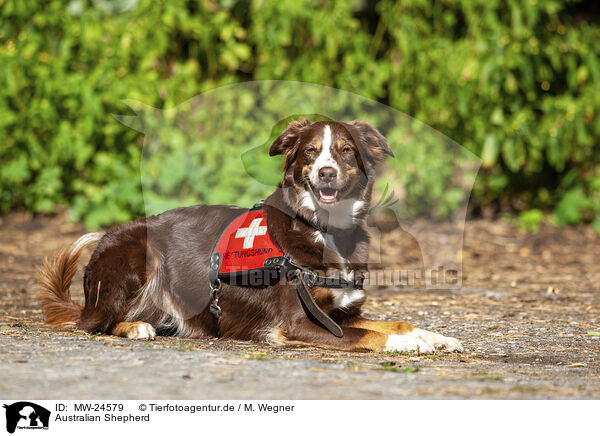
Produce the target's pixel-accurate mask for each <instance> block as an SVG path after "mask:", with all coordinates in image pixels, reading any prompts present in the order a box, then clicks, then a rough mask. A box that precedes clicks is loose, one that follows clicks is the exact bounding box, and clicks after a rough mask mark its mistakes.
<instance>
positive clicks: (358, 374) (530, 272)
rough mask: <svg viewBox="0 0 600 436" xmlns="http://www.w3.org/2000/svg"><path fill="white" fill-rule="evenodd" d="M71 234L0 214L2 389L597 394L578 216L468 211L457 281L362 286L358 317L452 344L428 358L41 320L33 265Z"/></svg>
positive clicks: (57, 225)
mask: <svg viewBox="0 0 600 436" xmlns="http://www.w3.org/2000/svg"><path fill="white" fill-rule="evenodd" d="M82 232H83V229H82V228H81V227H80V226H77V225H72V224H69V223H68V222H67V220H66V219H65V217H64V216H62V215H59V216H56V217H31V216H28V215H26V214H21V213H12V214H9V215H5V216H3V217H1V218H0V371H2V374H3V377H2V378H1V379H0V397H2V398H5V399H16V398H21V399H22V398H30V399H50V398H52V399H67V398H71V399H73V398H77V399H108V398H111V399H150V398H152V399H167V398H169V399H225V398H227V399H249V398H253V399H268V398H272V399H441V398H490V399H492V398H493V399H503V398H513V399H517V398H529V399H550V398H552V399H558V398H565V399H566V398H569V399H573V398H600V336H598V335H597V332H598V331H600V292H599V286H598V283H599V281H600V265H598V259H600V237H598V236H597V235H596V234H595V233H594V232H593V230H592V229H590V228H589V227H578V228H568V229H557V228H554V227H551V226H545V227H543V228H542V229H541V230H540V232H538V233H536V234H523V233H521V232H520V231H518V230H517V229H515V228H514V227H512V226H510V225H509V224H507V223H506V222H503V221H471V222H468V223H467V227H466V234H465V241H464V250H463V251H462V253H461V256H462V258H463V262H464V267H463V272H464V282H463V287H462V289H459V290H436V291H426V292H425V291H422V290H417V289H410V288H402V289H372V290H371V291H370V293H369V301H368V303H367V305H366V308H365V309H366V313H367V315H369V316H370V317H373V318H376V319H403V320H408V321H409V322H411V323H413V324H415V325H417V326H419V327H421V328H426V329H431V330H434V331H437V332H440V333H443V334H446V335H450V336H455V337H457V338H459V339H460V340H461V341H462V342H463V344H464V345H465V349H466V351H465V352H464V353H462V354H435V355H431V356H419V355H416V354H410V353H409V354H395V355H394V354H384V353H371V354H364V353H345V352H331V351H325V350H320V349H315V348H307V347H285V348H273V347H267V346H262V345H258V344H253V343H247V342H237V341H219V340H180V339H177V338H159V339H158V340H156V341H154V342H135V341H129V340H124V339H120V338H116V337H112V336H98V335H88V334H86V333H83V332H57V331H52V330H49V329H46V328H44V325H43V323H42V318H41V311H40V308H39V304H38V303H37V301H36V293H37V290H36V284H35V283H36V274H35V271H36V268H37V267H38V266H39V265H40V263H41V260H42V258H43V257H44V256H49V255H52V254H53V253H54V252H55V251H56V250H57V249H59V248H61V247H63V246H65V245H68V244H70V243H71V242H72V241H73V240H74V239H76V238H77V237H78V236H79V235H80V234H81V233H82ZM402 237H403V236H402V235H401V234H400V233H398V232H396V233H395V232H391V233H390V234H389V235H387V238H388V239H387V241H388V242H387V243H386V244H387V245H386V247H388V249H386V250H387V251H386V253H384V254H385V255H388V256H396V257H397V256H398V254H397V253H396V251H397V250H399V249H400V248H402V247H405V246H406V245H405V244H403V243H402ZM405 255H406V256H408V257H410V253H408V254H405ZM75 283H76V285H74V287H73V293H74V295H75V296H81V290H80V286H81V285H80V283H81V282H80V279H77V280H76V281H75Z"/></svg>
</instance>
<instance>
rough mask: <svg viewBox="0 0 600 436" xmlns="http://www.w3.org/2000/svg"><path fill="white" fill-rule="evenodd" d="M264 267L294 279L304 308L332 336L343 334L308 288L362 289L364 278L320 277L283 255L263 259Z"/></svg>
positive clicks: (341, 335)
mask: <svg viewBox="0 0 600 436" xmlns="http://www.w3.org/2000/svg"><path fill="white" fill-rule="evenodd" d="M265 269H277V270H278V271H280V272H282V273H283V274H285V275H286V277H287V279H288V280H293V279H296V293H297V294H298V298H300V301H301V302H302V306H303V307H304V309H305V310H306V311H307V312H308V313H310V314H311V315H312V316H313V318H314V319H315V320H316V321H317V322H318V323H319V324H321V325H322V326H323V327H325V328H326V329H327V330H329V331H330V332H331V334H333V335H334V336H336V337H338V338H341V337H343V336H344V332H343V331H342V328H341V327H340V326H339V325H338V324H337V323H336V322H335V321H334V320H332V319H331V318H330V317H329V316H328V315H327V314H326V313H325V312H323V311H322V310H321V308H320V307H319V306H318V305H317V303H316V302H315V300H314V298H313V297H312V294H311V293H310V291H309V289H312V288H314V287H315V286H317V287H322V288H337V289H345V288H353V289H354V288H359V289H362V287H363V284H364V280H365V278H364V277H363V276H359V277H357V278H355V279H354V280H351V281H349V280H345V279H342V278H341V277H321V276H318V275H317V274H316V273H315V272H314V271H313V270H311V269H310V268H306V267H303V266H299V265H296V264H295V263H293V262H292V261H291V260H290V259H288V258H287V257H285V256H281V257H272V258H270V259H267V260H266V261H265Z"/></svg>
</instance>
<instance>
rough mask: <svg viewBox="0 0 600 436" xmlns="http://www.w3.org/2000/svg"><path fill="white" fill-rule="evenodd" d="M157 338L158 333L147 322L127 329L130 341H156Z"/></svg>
mask: <svg viewBox="0 0 600 436" xmlns="http://www.w3.org/2000/svg"><path fill="white" fill-rule="evenodd" d="M155 337H156V331H155V330H154V327H152V326H151V325H150V324H148V323H147V322H141V321H139V322H134V323H132V325H131V327H130V328H128V329H127V338H128V339H148V340H149V341H152V340H154V338H155Z"/></svg>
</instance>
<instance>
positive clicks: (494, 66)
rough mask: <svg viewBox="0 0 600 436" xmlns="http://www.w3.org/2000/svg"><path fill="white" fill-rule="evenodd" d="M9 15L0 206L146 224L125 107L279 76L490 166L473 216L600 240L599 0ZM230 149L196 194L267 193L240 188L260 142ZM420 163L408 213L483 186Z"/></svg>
mask: <svg viewBox="0 0 600 436" xmlns="http://www.w3.org/2000/svg"><path fill="white" fill-rule="evenodd" d="M0 19H1V22H0V165H1V166H0V212H7V211H10V210H28V211H32V212H35V213H56V212H61V211H64V210H68V211H69V216H70V218H71V219H72V220H74V221H81V222H84V223H85V224H86V226H87V227H89V228H95V227H98V226H103V225H108V224H111V223H115V222H120V221H126V220H129V219H132V218H135V217H138V216H142V215H144V213H145V210H144V200H143V196H142V184H141V181H140V178H141V174H140V160H141V157H142V146H143V144H144V134H143V133H142V132H140V131H138V130H135V129H132V128H130V127H128V126H127V125H125V124H123V123H121V122H119V121H118V120H117V119H116V118H115V117H114V116H113V114H124V115H132V114H133V112H132V110H131V108H130V107H129V106H128V105H127V104H126V102H124V100H136V101H139V102H142V103H144V104H145V105H147V106H150V107H153V108H157V109H160V110H168V109H170V108H174V107H176V106H178V105H180V104H181V103H183V102H186V101H187V100H189V99H191V98H193V97H195V96H197V95H198V94H200V93H203V92H205V91H208V90H211V89H214V88H216V87H220V86H223V85H231V84H235V83H240V82H247V81H252V80H264V79H277V80H294V81H303V82H309V83H314V84H320V85H326V86H330V87H335V88H339V89H341V90H344V91H349V92H352V93H356V94H358V95H360V96H363V97H366V98H368V99H373V100H376V101H378V102H380V103H383V104H385V105H389V106H391V107H393V108H395V109H397V110H399V111H402V112H404V113H406V114H407V115H409V116H410V117H414V118H415V119H416V120H418V121H420V122H422V123H425V124H427V125H429V126H431V127H433V128H434V129H436V130H437V131H439V132H441V133H442V134H444V135H446V136H448V137H449V138H451V139H452V140H454V141H456V142H457V143H458V144H461V145H462V146H464V147H466V148H467V149H468V150H470V151H471V152H473V153H474V154H475V155H477V156H480V157H481V159H482V168H481V169H480V171H479V173H478V176H477V178H476V180H475V185H474V188H473V192H472V193H471V198H470V203H469V211H468V212H469V216H470V217H481V216H483V217H485V218H498V217H503V216H506V217H509V218H508V219H509V220H511V221H513V222H515V223H517V224H518V225H519V226H520V227H521V228H523V229H526V230H532V231H534V230H536V229H537V228H538V226H539V225H540V223H542V222H551V223H554V224H555V225H559V226H565V225H576V224H579V223H591V224H592V225H593V227H594V228H595V229H596V231H598V232H600V169H599V165H598V164H599V163H600V146H599V142H600V121H599V120H598V114H599V113H600V59H599V56H598V55H599V53H600V43H599V41H600V3H598V2H595V1H570V0H549V1H542V0H522V1H516V0H514V1H489V0H465V1H453V0H432V1H424V0H408V1H398V2H394V1H389V0H381V1H364V0H363V1H341V0H336V1H304V2H298V1H295V0H280V1H277V2H267V1H254V2H249V1H235V0H228V1H220V2H219V1H210V0H197V1H157V0H123V1H109V0H89V1H85V0H72V1H65V0H56V1H55V0H46V1H42V0H38V1H36V0H0ZM247 106H248V105H247ZM250 107H251V104H250ZM281 128H283V126H281ZM266 133H267V134H269V133H272V134H278V133H277V132H266ZM166 136H171V135H166ZM183 139H185V138H183ZM177 140H182V139H181V138H179V139H177ZM231 147H233V148H230V149H228V150H227V153H226V156H225V157H224V160H223V159H221V158H220V159H211V158H210V156H209V157H207V158H205V159H204V162H208V163H207V164H206V168H207V171H209V172H210V174H209V176H210V177H209V179H210V180H211V183H206V184H198V185H194V189H193V190H192V191H187V192H186V198H185V202H188V203H189V202H202V201H209V202H224V203H227V202H232V201H234V200H235V199H236V198H243V199H247V200H244V201H247V202H249V201H250V198H253V199H255V198H257V197H259V196H260V195H263V194H264V193H262V192H257V191H252V192H246V191H245V189H246V185H245V184H244V183H239V181H237V182H235V183H232V182H231V179H230V177H228V174H229V172H230V170H231V168H232V166H235V165H238V164H239V162H240V155H241V154H242V153H243V152H244V151H246V149H247V147H248V144H244V143H240V144H239V145H238V146H237V147H238V148H237V149H236V148H235V146H231ZM214 148H215V149H216V150H218V153H220V154H221V156H222V155H223V152H222V150H220V149H219V148H218V144H215V147H214ZM424 153H425V154H426V151H424ZM227 156H229V157H230V158H228V157H227ZM265 158H266V157H265ZM422 160H423V156H409V157H405V159H404V160H402V159H400V160H398V161H397V163H395V165H401V167H402V168H403V169H406V168H408V170H407V174H408V175H407V177H406V179H405V180H404V182H405V184H406V186H405V188H406V189H407V190H408V193H409V198H412V199H413V201H412V204H411V203H410V201H409V202H408V203H407V204H408V208H407V210H408V211H409V212H410V213H413V214H415V215H419V214H429V215H431V214H434V215H439V216H444V215H448V214H451V213H453V212H454V211H455V210H456V208H457V207H458V205H459V204H461V203H462V202H463V200H464V199H463V198H462V195H467V196H468V194H469V193H468V192H467V193H466V194H465V193H464V192H462V193H461V192H458V193H457V192H456V191H455V190H444V189H443V187H444V185H445V183H446V182H445V180H446V179H447V178H448V177H451V175H446V176H440V175H441V174H442V175H443V174H444V172H443V171H435V170H432V169H431V168H428V167H427V168H426V169H425V170H424V169H423V166H422V165H420V164H418V163H419V162H421V161H422ZM410 162H413V163H414V165H412V166H410V165H408V166H407V163H410ZM411 171H412V172H414V173H415V177H413V178H411V174H410V173H411ZM173 177H175V176H173ZM444 177H446V179H444ZM415 178H416V179H418V180H419V183H414V179H415ZM411 180H412V181H413V183H411ZM177 183H178V181H177V180H176V179H169V180H165V185H168V186H175V185H177ZM271 190H272V187H268V186H265V192H269V191H271ZM180 191H181V189H179V191H178V192H180ZM215 192H218V193H219V196H220V198H221V197H222V198H223V200H222V201H217V200H218V199H215V195H214V193H215ZM230 199H233V200H230ZM428 201H431V202H434V203H436V204H437V205H438V206H439V205H443V207H438V208H437V209H436V210H434V211H432V210H423V208H420V207H419V204H422V203H423V202H428ZM248 205H250V204H248ZM165 206H167V205H165Z"/></svg>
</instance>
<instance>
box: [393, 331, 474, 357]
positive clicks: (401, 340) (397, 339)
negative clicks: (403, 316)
mask: <svg viewBox="0 0 600 436" xmlns="http://www.w3.org/2000/svg"><path fill="white" fill-rule="evenodd" d="M442 349H443V350H444V351H446V352H451V351H458V352H462V350H463V347H462V345H461V343H460V342H459V341H458V339H455V338H450V337H447V336H443V335H440V334H438V333H433V332H428V331H427V330H422V329H414V330H413V331H412V332H410V333H406V334H404V335H389V336H388V340H387V343H386V344H385V351H417V352H419V353H433V352H434V351H435V350H442Z"/></svg>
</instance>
